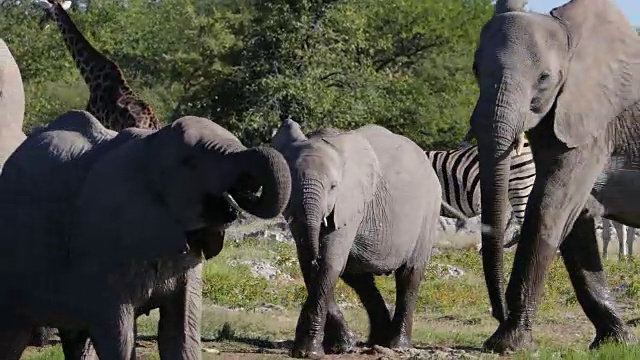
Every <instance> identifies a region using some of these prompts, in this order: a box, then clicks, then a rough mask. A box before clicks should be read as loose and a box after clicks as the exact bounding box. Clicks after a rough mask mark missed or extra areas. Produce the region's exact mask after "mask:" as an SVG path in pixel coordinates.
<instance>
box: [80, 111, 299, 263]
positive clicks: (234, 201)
mask: <svg viewBox="0 0 640 360" xmlns="http://www.w3.org/2000/svg"><path fill="white" fill-rule="evenodd" d="M125 132H126V131H123V132H121V133H120V134H119V135H118V136H121V135H123V134H124V133H125ZM115 140H117V137H116V139H114V141H115ZM290 193H291V178H290V174H289V168H288V166H287V163H286V162H285V160H284V158H283V157H282V155H281V154H280V153H279V152H278V151H276V150H275V149H273V148H270V147H266V146H258V147H254V148H246V147H245V146H244V145H242V143H241V142H240V141H239V140H238V139H237V138H236V137H235V136H233V134H231V133H230V132H229V131H227V130H226V129H224V128H222V127H221V126H219V125H217V124H215V123H213V122H212V121H210V120H208V119H204V118H199V117H193V116H186V117H182V118H180V119H178V120H176V121H174V122H173V123H172V124H170V125H167V126H165V127H163V128H162V129H160V130H158V131H156V132H153V131H149V134H148V135H146V136H143V137H140V138H138V139H134V140H131V141H129V142H127V143H126V145H123V146H121V147H119V148H118V149H117V150H113V151H111V152H110V153H109V154H108V155H105V156H104V157H103V158H102V159H101V160H99V161H98V162H97V163H96V164H95V165H94V166H93V167H92V169H91V171H90V172H89V174H88V175H87V179H86V181H85V182H84V185H83V189H82V190H81V193H80V195H79V200H78V205H77V208H78V216H79V221H78V223H79V224H81V226H80V231H81V236H79V237H78V238H80V239H86V238H87V237H90V236H94V237H95V234H100V235H99V236H102V234H104V236H105V240H104V241H107V242H110V245H105V246H109V247H111V248H113V247H114V246H115V247H117V246H118V245H117V244H116V243H117V241H121V243H120V246H122V247H125V248H127V250H126V251H127V252H128V253H129V254H131V255H132V256H137V255H138V256H144V257H145V258H150V257H151V258H153V257H154V256H151V255H150V254H149V252H150V251H152V252H155V254H156V255H157V256H166V255H167V254H176V253H181V252H184V251H186V250H189V249H192V250H193V249H194V248H195V250H196V251H198V252H200V251H201V252H202V253H203V254H204V255H205V258H210V257H211V256H215V255H216V254H217V252H219V251H220V249H221V245H222V239H223V237H224V231H225V228H226V227H227V226H228V225H229V224H230V223H231V222H232V221H234V220H235V219H236V215H237V214H236V212H235V211H236V210H235V209H234V208H241V209H244V210H246V211H247V212H249V213H251V214H253V215H255V216H258V217H260V218H265V219H266V218H273V217H276V216H277V215H279V214H280V213H281V212H282V211H283V209H284V208H285V206H286V204H287V203H288V201H289V196H290ZM105 214H112V215H110V217H111V220H110V221H109V222H106V221H104V217H105ZM113 214H115V215H113ZM133 220H135V221H134V222H135V224H134V223H131V221H133ZM202 230H204V231H202ZM134 238H135V239H139V240H137V241H139V242H148V243H147V244H146V245H142V246H140V244H137V245H133V239H134ZM176 239H186V243H185V241H182V240H181V241H176ZM96 242H97V241H93V243H94V245H95V243H96ZM92 249H93V250H95V248H92ZM150 249H153V250H150ZM138 250H140V251H143V253H139V254H137V255H136V254H135V252H136V251H138Z"/></svg>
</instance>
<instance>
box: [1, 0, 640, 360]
mask: <svg viewBox="0 0 640 360" xmlns="http://www.w3.org/2000/svg"><path fill="white" fill-rule="evenodd" d="M37 3H38V4H39V5H42V8H43V10H44V15H43V17H42V19H41V21H40V26H41V27H42V28H45V27H46V26H47V25H48V24H49V23H55V24H56V25H57V27H58V28H59V30H60V32H61V34H62V37H63V39H64V42H65V44H66V46H67V48H68V50H69V51H70V53H71V54H72V57H73V59H74V61H75V62H76V64H77V67H78V69H79V71H80V73H81V74H82V76H83V78H84V79H85V81H86V83H87V85H88V88H89V91H90V96H89V101H88V104H87V107H86V109H85V110H75V109H70V110H69V111H67V112H66V113H64V114H61V115H60V116H58V117H57V118H55V119H53V120H51V121H49V122H48V123H47V124H45V125H43V126H40V127H37V128H35V129H32V130H31V131H30V132H29V133H28V134H25V133H24V132H23V129H22V127H23V118H24V111H25V99H24V89H23V84H22V79H21V75H20V70H19V68H18V64H16V62H15V60H14V58H13V57H12V55H11V52H10V50H9V47H8V46H7V45H6V44H5V43H4V42H2V41H1V40H0V166H1V169H2V173H1V174H0V233H2V234H3V236H2V238H0V282H1V283H2V288H3V290H2V292H0V360H2V359H7V360H8V359H15V360H17V359H19V358H20V357H21V355H22V353H23V352H24V350H25V348H26V347H27V346H28V345H30V344H33V343H34V342H38V340H40V337H41V335H42V334H43V333H46V332H47V331H48V329H50V328H57V329H58V334H59V336H60V339H61V343H62V347H63V351H64V356H65V359H90V358H95V357H96V356H97V357H98V358H100V359H102V360H129V359H135V334H136V327H135V320H136V318H137V317H138V316H140V315H142V314H148V313H149V311H151V310H152V309H159V322H158V338H157V341H158V350H159V353H160V357H161V358H162V359H201V357H202V354H201V352H202V350H201V336H200V321H201V312H202V286H203V284H202V267H203V262H204V261H206V260H207V259H211V258H213V257H215V256H216V255H218V254H219V253H220V251H221V250H222V248H223V242H224V237H225V230H226V229H227V228H228V227H229V226H230V225H231V224H232V223H233V222H234V220H236V218H237V216H238V214H239V211H241V210H243V211H246V212H248V213H251V214H253V215H255V216H257V217H260V218H264V219H270V218H275V217H277V216H284V218H285V219H286V220H287V223H288V224H289V229H290V231H291V233H292V235H293V237H294V239H295V243H296V249H297V255H298V260H299V264H300V268H301V270H302V274H303V277H304V282H305V285H306V289H307V299H306V301H305V302H304V304H302V309H301V312H300V316H299V319H298V323H297V326H296V330H295V339H294V342H293V347H292V349H291V356H293V357H311V358H317V357H320V356H322V355H323V354H324V353H325V351H326V352H337V353H340V352H347V351H349V350H350V349H351V348H352V347H353V346H354V343H355V339H354V334H353V333H352V332H351V331H350V330H349V329H348V327H347V325H346V323H345V319H344V317H343V314H342V312H341V310H340V308H339V307H338V305H337V303H336V301H335V299H334V289H335V286H336V282H337V281H338V279H339V278H340V279H342V280H343V281H344V282H345V283H346V284H348V285H349V286H350V287H352V288H353V289H354V291H355V292H356V293H357V294H358V296H359V298H360V300H361V302H362V304H363V305H364V308H365V309H366V311H367V314H368V317H369V322H370V328H369V336H368V343H369V344H377V345H381V346H385V347H390V348H407V347H410V346H411V334H412V325H413V316H414V312H415V310H416V302H417V297H418V287H419V285H420V282H421V280H422V278H423V273H424V269H425V266H426V264H427V263H428V261H429V258H430V254H431V249H432V246H433V243H434V240H435V237H436V231H437V227H438V221H439V216H440V214H441V213H449V214H454V215H455V216H456V217H459V218H464V214H461V213H460V212H459V211H457V210H456V209H455V208H453V207H452V206H450V205H448V204H447V203H446V202H444V201H443V200H442V198H443V191H442V186H441V184H440V181H439V179H438V176H437V175H436V172H435V170H434V168H433V166H432V164H431V162H430V161H429V160H428V159H427V157H426V155H425V152H424V150H423V149H421V148H420V147H419V146H418V145H416V144H415V143H414V142H413V141H411V140H410V139H408V138H407V137H404V136H401V135H398V134H394V133H392V132H391V131H389V130H387V129H385V128H383V127H380V126H377V125H366V126H363V127H360V128H358V129H354V130H349V131H347V130H339V129H335V128H324V129H316V130H314V131H312V132H311V133H308V134H305V133H304V132H303V131H302V130H301V127H300V125H299V124H298V123H296V122H295V121H294V120H291V119H286V120H283V121H282V123H281V124H280V127H279V128H278V129H277V131H276V132H275V134H274V136H273V139H272V141H271V142H270V144H264V145H260V146H256V147H251V148H247V147H245V146H244V145H243V144H242V143H241V142H240V141H239V140H238V138H237V137H236V136H234V135H233V134H232V133H230V132H229V131H227V130H226V129H224V128H223V127H221V126H220V125H218V124H216V123H215V122H214V121H211V120H209V119H204V118H200V117H194V116H184V117H181V118H179V119H177V120H175V121H172V122H170V123H169V124H163V122H162V121H160V120H159V119H158V118H157V117H156V115H155V114H154V112H153V110H152V109H151V107H150V106H149V105H148V104H146V103H145V102H144V101H142V100H141V99H140V98H139V97H138V96H137V95H136V94H135V92H133V91H132V89H131V88H130V87H129V85H128V84H127V82H126V81H125V78H124V76H123V74H122V71H121V70H120V69H119V68H118V66H117V65H116V64H115V63H114V62H112V61H111V60H109V59H108V58H107V57H105V56H104V55H102V54H101V53H100V52H99V51H97V50H96V49H95V48H93V47H92V46H91V44H89V42H88V41H87V40H86V39H85V38H84V36H83V35H82V34H81V33H80V31H79V30H78V28H77V27H76V26H75V25H74V24H73V21H72V20H71V18H70V16H69V14H68V13H67V12H66V10H67V9H68V8H69V6H70V4H71V2H70V1H60V0H37ZM525 3H526V1H523V0H498V1H497V2H496V4H495V12H494V14H493V15H492V17H491V18H490V19H488V21H487V22H486V24H485V25H484V26H483V28H482V29H478V31H479V34H480V35H479V41H478V45H477V48H476V50H475V54H474V61H473V69H472V70H473V73H474V74H475V77H476V79H477V84H478V87H479V95H478V101H477V103H476V106H475V108H474V109H473V112H472V114H471V115H470V130H469V135H468V137H473V138H475V139H476V140H477V142H478V145H477V149H478V162H479V168H480V171H479V177H480V191H481V200H480V202H481V220H482V224H483V226H484V230H483V232H482V262H483V269H484V277H485V280H486V286H487V290H488V295H489V300H490V303H491V309H492V310H491V311H492V315H493V317H494V318H495V319H496V320H497V321H498V322H499V325H498V328H497V330H496V331H495V333H494V334H493V335H491V337H489V338H488V339H487V340H486V341H485V342H484V344H483V347H482V348H483V351H487V352H498V353H504V352H506V351H513V350H518V349H524V348H527V347H528V346H529V345H530V343H531V342H532V340H533V339H532V335H531V334H532V332H531V331H532V319H533V317H534V315H535V313H536V305H537V304H538V303H539V301H540V297H541V290H542V288H543V282H544V277H545V273H546V271H547V269H548V267H549V264H550V263H551V261H552V260H553V258H554V257H555V256H556V253H557V251H558V250H559V251H560V254H561V257H562V261H563V262H564V264H565V266H566V269H567V270H568V273H569V275H570V279H571V283H572V285H573V287H574V290H575V293H576V296H577V299H578V302H579V304H580V306H581V307H582V309H583V311H584V312H585V314H586V315H587V317H588V318H589V320H590V321H591V323H592V324H593V326H594V327H595V339H594V340H593V342H592V343H591V346H590V347H591V348H595V347H598V346H599V345H601V344H602V343H603V342H604V341H615V342H619V343H622V344H630V343H633V342H635V336H634V334H633V331H631V330H630V328H629V327H628V326H627V325H626V324H625V322H624V321H623V319H622V318H621V316H620V312H619V310H618V309H617V306H616V302H615V299H613V297H612V295H611V294H610V292H609V290H608V287H607V283H606V279H605V274H604V273H603V266H602V262H601V257H600V253H599V251H598V244H597V240H596V226H595V219H596V218H599V217H605V218H607V219H610V220H614V221H616V222H619V223H621V224H625V225H629V226H633V227H640V202H639V201H638V200H637V199H640V185H638V184H640V172H639V170H640V168H639V165H638V164H640V40H639V39H640V37H639V36H638V35H637V33H636V31H635V29H634V28H633V27H632V26H631V24H630V23H629V21H628V20H627V19H626V18H625V16H624V14H623V13H622V12H621V11H620V9H619V8H617V6H616V5H615V4H614V3H613V2H612V1H610V0H571V1H569V2H568V3H566V4H564V5H562V6H559V7H557V8H554V9H553V10H551V11H550V12H549V14H541V13H534V12H530V11H527V10H525ZM469 70H471V69H469ZM525 134H526V141H527V142H528V144H530V148H531V152H532V156H533V159H534V161H535V169H536V170H535V171H536V176H535V183H534V184H533V186H532V188H531V192H530V195H529V197H528V202H527V205H526V214H525V216H524V219H523V223H522V228H521V233H520V239H519V241H518V244H517V249H516V251H515V259H514V265H513V270H512V272H511V275H510V277H509V280H508V286H507V287H506V289H505V284H504V274H503V251H504V250H503V245H504V237H505V227H506V222H507V218H508V216H509V213H508V212H509V211H508V195H507V194H508V183H509V180H510V175H509V171H510V167H511V159H512V154H513V153H516V154H519V152H520V151H521V149H522V144H523V142H524V141H525V139H524V135H525ZM382 274H386V275H390V274H393V275H394V276H395V281H396V290H397V291H396V301H395V309H394V311H393V312H392V313H391V312H390V311H389V310H388V309H387V306H386V304H385V302H384V300H383V298H382V296H381V294H380V292H379V291H378V289H377V288H376V285H375V282H374V276H376V275H382Z"/></svg>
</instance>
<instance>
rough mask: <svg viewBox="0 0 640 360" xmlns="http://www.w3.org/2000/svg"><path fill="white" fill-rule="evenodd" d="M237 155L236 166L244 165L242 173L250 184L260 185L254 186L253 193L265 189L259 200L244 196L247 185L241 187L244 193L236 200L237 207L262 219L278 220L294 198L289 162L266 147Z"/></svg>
mask: <svg viewBox="0 0 640 360" xmlns="http://www.w3.org/2000/svg"><path fill="white" fill-rule="evenodd" d="M236 155H237V157H234V158H233V162H235V163H236V164H243V165H244V166H242V167H241V168H242V172H243V173H246V174H249V176H250V178H251V179H250V180H248V182H249V183H251V184H253V185H257V186H252V187H251V188H252V190H255V191H257V190H258V189H257V188H259V187H260V186H261V187H262V193H261V194H260V195H259V196H243V195H246V188H245V185H246V184H245V183H241V184H240V186H239V189H240V191H244V192H245V193H244V194H237V195H238V196H235V197H234V199H235V200H236V202H237V204H238V206H240V207H241V208H242V209H244V210H245V211H247V212H249V213H251V214H252V215H255V216H257V217H259V218H262V219H270V218H274V217H276V216H278V215H279V214H280V213H281V212H282V211H283V210H284V208H285V207H286V206H287V203H288V202H289V196H290V195H291V175H290V172H289V166H288V164H287V162H286V161H285V160H284V158H283V157H282V155H281V154H280V153H279V152H278V151H276V150H275V149H273V148H270V147H266V146H258V147H255V148H251V149H246V150H244V151H241V152H238V153H236ZM244 180H246V179H240V180H239V181H240V182H242V181H244Z"/></svg>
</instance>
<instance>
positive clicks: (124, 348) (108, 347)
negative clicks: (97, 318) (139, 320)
mask: <svg viewBox="0 0 640 360" xmlns="http://www.w3.org/2000/svg"><path fill="white" fill-rule="evenodd" d="M118 310H119V311H117V313H115V314H113V315H112V316H111V317H108V318H107V317H105V321H103V322H99V323H97V324H94V326H92V327H91V330H90V331H89V336H90V337H91V340H92V341H93V346H94V347H95V351H96V354H97V355H98V358H99V359H100V360H129V359H130V358H131V354H132V352H134V351H135V339H134V335H133V322H134V319H135V317H134V311H133V307H131V306H121V307H120V308H119V309H118ZM105 316H106V314H105Z"/></svg>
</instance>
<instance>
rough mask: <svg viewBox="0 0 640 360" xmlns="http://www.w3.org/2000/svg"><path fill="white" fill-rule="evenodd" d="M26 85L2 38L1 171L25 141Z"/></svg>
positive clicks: (0, 65)
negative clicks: (23, 83)
mask: <svg viewBox="0 0 640 360" xmlns="http://www.w3.org/2000/svg"><path fill="white" fill-rule="evenodd" d="M23 122H24V87H23V85H22V76H21V75H20V69H19V68H18V64H16V61H15V60H14V58H13V55H12V54H11V50H9V47H8V46H7V44H6V43H5V42H4V41H3V40H2V39H0V172H1V171H2V167H3V166H4V163H5V162H6V161H7V158H8V157H9V155H11V153H13V151H14V150H15V149H16V148H17V147H18V145H20V144H21V143H22V141H24V139H25V138H26V135H25V134H24V133H23V132H22V125H23Z"/></svg>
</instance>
